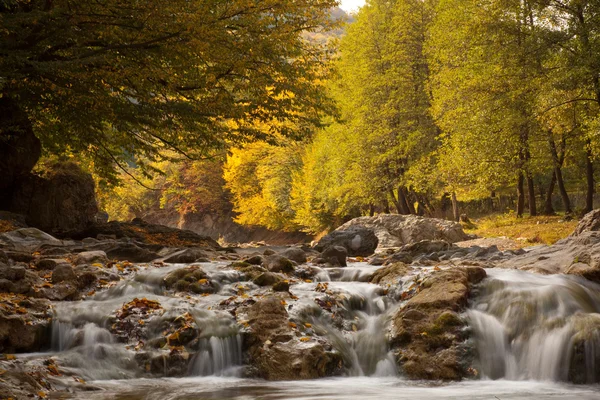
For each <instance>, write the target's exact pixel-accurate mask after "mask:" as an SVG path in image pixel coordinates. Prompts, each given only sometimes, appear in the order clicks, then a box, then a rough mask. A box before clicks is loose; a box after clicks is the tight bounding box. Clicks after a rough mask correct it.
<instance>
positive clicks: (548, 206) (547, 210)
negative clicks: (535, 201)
mask: <svg viewBox="0 0 600 400" xmlns="http://www.w3.org/2000/svg"><path fill="white" fill-rule="evenodd" d="M555 186H556V174H552V179H550V185H549V186H548V192H547V193H546V201H545V202H544V215H554V214H555V213H554V207H553V206H552V195H553V194H554V187H555Z"/></svg>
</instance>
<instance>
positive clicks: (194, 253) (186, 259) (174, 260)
mask: <svg viewBox="0 0 600 400" xmlns="http://www.w3.org/2000/svg"><path fill="white" fill-rule="evenodd" d="M207 257H208V254H206V252H204V251H202V250H201V249H195V248H188V249H183V250H179V251H177V252H175V253H173V254H170V255H169V256H168V257H166V258H165V259H164V260H163V261H164V262H166V263H171V264H190V263H193V262H195V261H196V260H198V259H199V258H207Z"/></svg>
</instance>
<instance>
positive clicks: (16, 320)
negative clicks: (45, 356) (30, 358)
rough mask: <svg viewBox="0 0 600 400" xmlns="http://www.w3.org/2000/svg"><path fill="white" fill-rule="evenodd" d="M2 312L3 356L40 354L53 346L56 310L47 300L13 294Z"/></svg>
mask: <svg viewBox="0 0 600 400" xmlns="http://www.w3.org/2000/svg"><path fill="white" fill-rule="evenodd" d="M3 304H4V305H5V306H4V307H3V308H2V309H0V353H9V354H10V353H17V352H23V353H29V352H35V351H40V350H42V349H43V348H44V347H46V346H47V345H48V344H49V340H50V332H49V329H50V317H51V316H52V310H51V308H50V302H49V301H48V300H46V299H24V298H23V297H22V296H20V297H19V296H18V295H9V297H4V298H3Z"/></svg>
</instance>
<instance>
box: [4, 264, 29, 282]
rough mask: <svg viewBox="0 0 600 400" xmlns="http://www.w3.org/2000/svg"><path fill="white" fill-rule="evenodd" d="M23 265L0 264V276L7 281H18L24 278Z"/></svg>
mask: <svg viewBox="0 0 600 400" xmlns="http://www.w3.org/2000/svg"><path fill="white" fill-rule="evenodd" d="M25 272H26V270H25V267H20V266H16V267H12V266H8V265H6V264H0V278H1V279H6V280H9V281H18V280H21V279H23V278H25Z"/></svg>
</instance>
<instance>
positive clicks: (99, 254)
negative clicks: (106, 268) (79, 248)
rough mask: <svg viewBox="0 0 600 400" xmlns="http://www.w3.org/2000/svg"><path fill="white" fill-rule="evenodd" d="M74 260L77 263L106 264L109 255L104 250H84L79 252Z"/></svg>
mask: <svg viewBox="0 0 600 400" xmlns="http://www.w3.org/2000/svg"><path fill="white" fill-rule="evenodd" d="M73 262H74V264H75V265H81V264H95V263H99V264H106V263H108V257H107V256H106V253H105V252H104V251H102V250H94V251H84V252H81V253H79V254H77V256H76V257H75V260H74V261H73Z"/></svg>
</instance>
